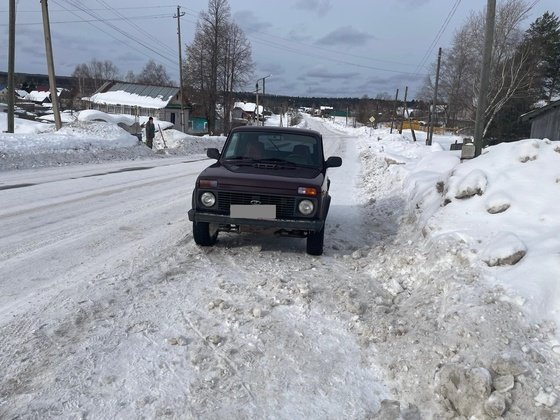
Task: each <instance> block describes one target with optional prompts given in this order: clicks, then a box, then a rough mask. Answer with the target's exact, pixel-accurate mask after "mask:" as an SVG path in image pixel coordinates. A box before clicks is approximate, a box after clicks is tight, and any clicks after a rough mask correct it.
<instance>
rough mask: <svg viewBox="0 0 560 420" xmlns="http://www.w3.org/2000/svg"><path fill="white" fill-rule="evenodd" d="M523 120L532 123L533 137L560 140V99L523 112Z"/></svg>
mask: <svg viewBox="0 0 560 420" xmlns="http://www.w3.org/2000/svg"><path fill="white" fill-rule="evenodd" d="M521 120H522V121H525V122H530V123H531V138H535V139H544V138H547V139H549V140H560V99H559V100H556V101H553V102H550V103H549V104H548V105H545V106H543V107H542V108H538V109H535V110H533V111H530V112H527V113H526V114H523V115H522V116H521Z"/></svg>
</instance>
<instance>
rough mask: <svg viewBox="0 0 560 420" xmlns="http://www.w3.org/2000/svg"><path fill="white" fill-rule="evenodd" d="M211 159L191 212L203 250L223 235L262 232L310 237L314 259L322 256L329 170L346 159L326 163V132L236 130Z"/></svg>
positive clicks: (210, 153) (309, 247) (200, 178)
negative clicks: (324, 144)
mask: <svg viewBox="0 0 560 420" xmlns="http://www.w3.org/2000/svg"><path fill="white" fill-rule="evenodd" d="M207 155H208V157H209V158H212V159H217V162H216V163H214V164H213V165H211V166H209V167H208V168H206V169H204V170H203V171H202V172H201V173H200V175H199V176H198V179H197V180H196V185H195V188H194V191H193V195H192V209H191V210H189V212H188V215H189V220H190V221H192V222H193V237H194V241H195V242H196V243H197V244H198V245H201V246H212V245H214V244H215V243H216V240H217V237H218V233H219V232H243V231H257V232H261V233H274V234H276V235H281V236H292V237H300V238H307V253H308V254H311V255H321V254H322V253H323V242H324V234H325V219H326V218H327V213H328V211H329V205H330V202H331V197H330V195H329V186H330V180H329V178H328V177H327V169H328V168H334V167H339V166H341V165H342V159H341V158H340V157H337V156H332V157H329V158H328V159H326V160H325V158H324V155H323V141H322V136H321V134H320V133H318V132H316V131H313V130H306V129H299V128H288V127H271V126H266V127H256V126H245V127H237V128H234V129H233V130H231V132H230V133H229V135H228V137H227V139H226V142H225V144H224V147H223V150H222V152H221V153H220V152H219V150H218V149H208V150H207Z"/></svg>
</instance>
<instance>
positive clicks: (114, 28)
mask: <svg viewBox="0 0 560 420" xmlns="http://www.w3.org/2000/svg"><path fill="white" fill-rule="evenodd" d="M54 2H55V3H56V4H58V5H59V6H60V7H62V8H63V9H64V10H65V11H68V12H69V13H72V14H73V15H75V16H77V17H80V16H79V15H78V14H77V13H76V12H73V11H70V9H68V8H67V7H65V6H64V5H63V4H61V2H60V1H58V0H55V1H54ZM68 3H70V5H71V6H73V7H75V8H77V9H78V10H79V11H81V12H83V13H85V14H87V15H88V16H91V17H92V18H94V19H95V20H96V21H99V23H102V24H104V25H106V26H108V27H109V28H111V29H113V30H114V31H115V32H118V33H119V34H121V35H122V36H124V37H125V38H126V39H129V40H131V41H133V42H135V43H137V44H139V45H141V46H142V47H144V48H145V49H146V50H149V51H151V52H153V53H154V54H156V55H157V56H159V57H161V58H163V59H164V60H166V61H168V62H170V63H173V64H175V60H174V59H172V58H170V57H169V56H165V55H163V54H162V53H161V52H159V51H157V50H155V49H154V48H152V47H151V46H149V45H146V44H145V43H143V42H141V41H139V40H138V39H136V38H135V37H133V36H131V35H130V34H129V33H127V32H126V31H124V30H123V29H121V28H119V27H117V26H115V25H114V24H112V23H108V22H107V21H105V20H104V19H102V18H101V17H100V16H99V15H97V14H96V13H94V12H92V11H91V10H89V9H87V8H85V7H83V6H81V5H80V4H79V3H78V2H75V1H73V0H68ZM87 23H89V24H90V25H92V26H93V27H95V28H96V29H98V30H100V31H102V30H101V28H99V27H98V26H97V25H95V23H94V22H87ZM102 32H103V33H105V34H107V35H108V36H110V37H111V38H113V39H115V40H117V41H119V42H121V43H122V44H124V45H126V46H127V47H129V48H131V49H134V50H135V51H137V52H139V53H141V54H145V51H142V50H139V49H138V48H136V47H134V46H133V45H130V44H129V43H127V42H125V41H123V40H122V39H119V38H117V37H115V36H113V35H112V34H111V33H110V32H107V31H102Z"/></svg>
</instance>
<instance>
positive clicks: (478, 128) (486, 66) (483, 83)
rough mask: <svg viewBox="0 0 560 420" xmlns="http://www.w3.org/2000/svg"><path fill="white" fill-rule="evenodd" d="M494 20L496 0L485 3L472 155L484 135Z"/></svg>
mask: <svg viewBox="0 0 560 420" xmlns="http://www.w3.org/2000/svg"><path fill="white" fill-rule="evenodd" d="M495 20H496V0H488V1H487V3H486V33H485V35H484V53H483V54H484V55H483V57H482V69H481V71H480V87H479V90H478V103H477V107H476V121H475V125H474V155H475V157H476V156H479V155H480V154H481V153H482V139H483V137H484V124H485V118H484V114H485V112H486V95H487V94H488V82H489V80H490V65H491V63H492V44H493V43H494V22H495Z"/></svg>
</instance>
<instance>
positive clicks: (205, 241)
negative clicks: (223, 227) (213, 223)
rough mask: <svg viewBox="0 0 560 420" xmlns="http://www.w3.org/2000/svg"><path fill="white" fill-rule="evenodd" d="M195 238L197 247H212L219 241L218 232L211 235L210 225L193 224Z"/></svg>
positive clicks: (203, 223) (204, 223)
mask: <svg viewBox="0 0 560 420" xmlns="http://www.w3.org/2000/svg"><path fill="white" fill-rule="evenodd" d="M193 238H194V242H195V243H196V244H197V245H201V246H212V245H214V244H215V243H216V240H217V239H218V231H217V230H216V232H215V233H214V234H213V235H210V223H207V222H193Z"/></svg>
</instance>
